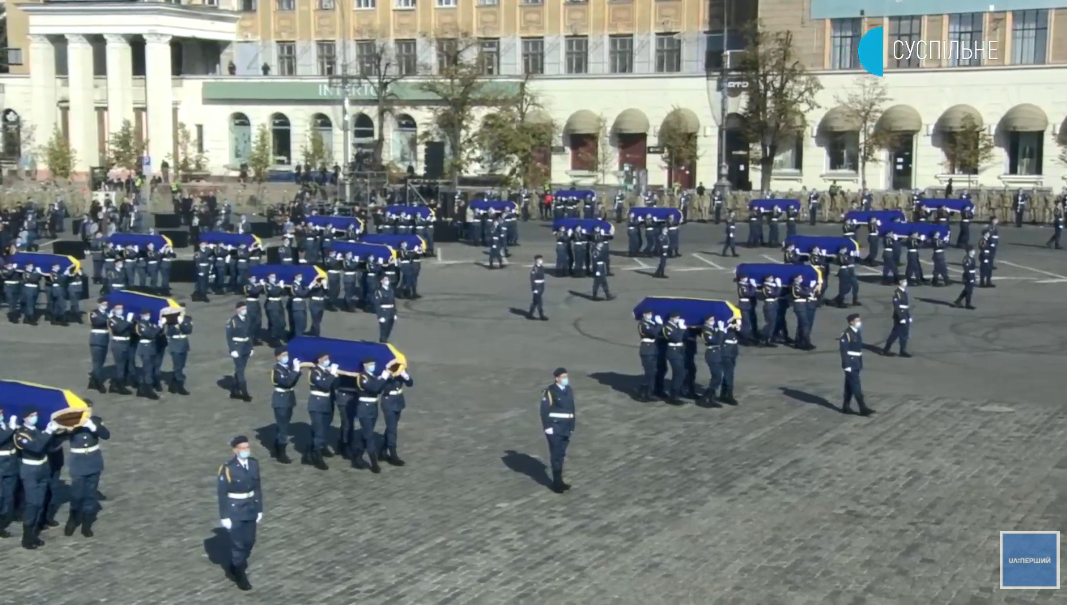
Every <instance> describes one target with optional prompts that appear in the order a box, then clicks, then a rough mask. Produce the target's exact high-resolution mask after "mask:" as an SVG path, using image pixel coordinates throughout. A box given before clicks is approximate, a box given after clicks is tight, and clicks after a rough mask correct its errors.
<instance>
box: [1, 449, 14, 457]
mask: <svg viewBox="0 0 1067 605" xmlns="http://www.w3.org/2000/svg"><path fill="white" fill-rule="evenodd" d="M14 455H15V450H0V456H14Z"/></svg>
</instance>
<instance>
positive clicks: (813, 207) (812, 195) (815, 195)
mask: <svg viewBox="0 0 1067 605" xmlns="http://www.w3.org/2000/svg"><path fill="white" fill-rule="evenodd" d="M818 214H819V192H818V191H815V190H814V189H812V190H811V191H810V192H809V193H808V224H810V225H812V226H814V225H815V219H816V217H817V216H818Z"/></svg>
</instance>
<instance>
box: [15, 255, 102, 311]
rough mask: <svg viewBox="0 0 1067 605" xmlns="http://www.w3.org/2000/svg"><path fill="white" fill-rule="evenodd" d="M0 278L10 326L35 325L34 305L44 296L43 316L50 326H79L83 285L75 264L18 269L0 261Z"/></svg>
mask: <svg viewBox="0 0 1067 605" xmlns="http://www.w3.org/2000/svg"><path fill="white" fill-rule="evenodd" d="M0 279H2V280H3V282H4V289H3V304H4V305H5V306H6V307H7V319H8V321H10V322H11V323H18V322H19V321H20V320H21V321H22V322H23V323H27V324H30V325H34V326H35V325H37V320H38V312H39V309H38V305H39V301H40V298H41V295H42V294H45V295H47V300H46V304H47V307H46V308H45V315H46V316H47V317H48V319H49V322H50V323H51V324H52V325H61V326H65V325H68V323H69V322H72V321H73V322H77V323H82V314H81V308H80V303H81V298H82V292H84V288H85V283H84V279H83V278H82V275H81V272H80V271H78V268H77V266H76V265H73V264H72V265H70V266H69V267H68V268H67V269H65V270H64V269H62V268H61V265H59V264H54V265H52V266H51V267H36V266H34V265H33V263H26V264H25V265H24V266H23V267H21V268H20V267H19V266H18V265H16V264H15V263H13V262H7V261H3V260H0Z"/></svg>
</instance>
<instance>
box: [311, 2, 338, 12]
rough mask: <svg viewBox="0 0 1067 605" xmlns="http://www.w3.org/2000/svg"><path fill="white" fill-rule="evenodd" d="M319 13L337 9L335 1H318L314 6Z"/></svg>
mask: <svg viewBox="0 0 1067 605" xmlns="http://www.w3.org/2000/svg"><path fill="white" fill-rule="evenodd" d="M316 6H317V7H318V9H319V10H320V11H332V10H336V9H337V2H336V0H318V3H317V4H316Z"/></svg>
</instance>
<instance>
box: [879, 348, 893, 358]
mask: <svg viewBox="0 0 1067 605" xmlns="http://www.w3.org/2000/svg"><path fill="white" fill-rule="evenodd" d="M882 357H895V355H894V354H893V352H892V351H890V350H889V349H882Z"/></svg>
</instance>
